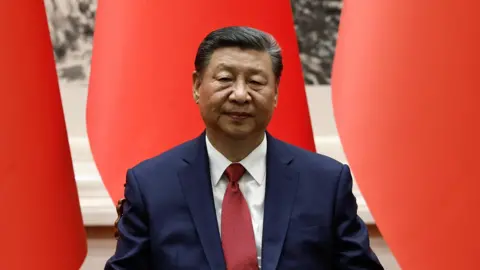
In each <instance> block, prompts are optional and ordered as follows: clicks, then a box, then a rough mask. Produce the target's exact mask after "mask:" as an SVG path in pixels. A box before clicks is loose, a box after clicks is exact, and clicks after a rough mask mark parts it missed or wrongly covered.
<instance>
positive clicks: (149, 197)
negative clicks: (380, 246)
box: [105, 27, 383, 270]
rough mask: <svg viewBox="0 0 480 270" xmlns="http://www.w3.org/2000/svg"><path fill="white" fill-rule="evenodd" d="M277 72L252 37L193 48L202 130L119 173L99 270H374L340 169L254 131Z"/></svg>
mask: <svg viewBox="0 0 480 270" xmlns="http://www.w3.org/2000/svg"><path fill="white" fill-rule="evenodd" d="M282 68H283V65H282V55H281V50H280V48H279V46H278V45H277V43H276V41H275V39H274V38H273V37H272V36H271V35H269V34H267V33H264V32H261V31H259V30H256V29H252V28H248V27H227V28H222V29H219V30H216V31H214V32H212V33H210V34H209V35H208V36H207V37H206V38H205V39H204V40H203V42H202V43H201V44H200V47H199V48H198V51H197V55H196V58H195V72H194V73H193V97H194V100H195V102H196V103H197V104H198V107H199V109H200V113H201V115H202V118H203V120H204V122H205V125H206V130H205V132H204V133H203V134H201V135H200V136H199V137H197V138H195V139H193V140H192V141H189V142H186V143H184V144H182V145H179V146H177V147H175V148H173V149H171V150H169V151H167V152H165V153H163V154H161V155H159V156H157V157H154V158H152V159H149V160H147V161H144V162H142V163H141V164H139V165H137V166H136V167H134V168H132V169H130V170H129V171H128V173H127V181H126V186H125V202H124V205H123V215H122V216H121V218H120V220H119V222H118V231H119V239H118V243H117V248H116V252H115V254H114V255H113V257H112V258H110V260H109V261H108V262H107V264H106V268H105V269H132V270H133V269H135V270H139V269H168V270H169V269H215V270H216V269H229V270H244V269H245V270H250V269H259V267H261V269H266V270H273V269H302V270H303V269H325V270H327V269H345V270H346V269H369V270H375V269H383V268H382V266H381V265H380V263H379V262H378V259H377V258H376V256H375V255H374V253H373V252H372V251H371V249H370V247H369V239H368V232H367V229H366V226H365V224H364V223H363V222H362V221H361V220H360V219H359V217H358V216H357V213H356V211H357V205H356V201H355V197H354V196H353V194H352V191H351V188H352V177H351V174H350V170H349V168H348V167H347V166H346V165H342V164H340V163H339V162H337V161H334V160H332V159H330V158H327V157H325V156H322V155H319V154H316V153H311V152H308V151H305V150H302V149H300V148H297V147H295V146H292V145H290V144H287V143H285V142H282V141H280V140H277V139H275V138H274V137H272V135H270V134H269V133H267V132H266V127H267V125H268V123H269V121H270V119H271V117H272V114H273V112H274V109H275V107H276V105H277V97H278V94H279V93H278V86H279V82H280V77H281V73H282Z"/></svg>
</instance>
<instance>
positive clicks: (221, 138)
mask: <svg viewBox="0 0 480 270" xmlns="http://www.w3.org/2000/svg"><path fill="white" fill-rule="evenodd" d="M207 137H208V140H209V141H210V143H211V144H212V145H213V147H215V149H217V151H218V152H220V153H222V154H223V155H224V156H225V157H226V158H227V159H228V160H230V161H231V162H239V161H241V160H242V159H244V158H246V157H247V156H248V155H249V154H250V153H251V152H252V151H253V150H255V148H257V147H258V146H259V145H260V144H261V143H262V141H263V139H264V137H265V132H260V133H258V134H252V135H251V136H249V137H248V138H245V139H242V140H239V139H233V138H230V137H228V136H225V135H224V134H221V133H219V132H215V131H209V130H208V129H207Z"/></svg>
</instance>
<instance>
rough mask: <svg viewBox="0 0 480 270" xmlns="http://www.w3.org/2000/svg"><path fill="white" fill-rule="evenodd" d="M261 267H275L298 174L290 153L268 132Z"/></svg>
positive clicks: (283, 239)
mask: <svg viewBox="0 0 480 270" xmlns="http://www.w3.org/2000/svg"><path fill="white" fill-rule="evenodd" d="M267 140H268V141H267V143H268V145H267V182H266V184H267V186H266V191H265V207H264V223H263V240H262V241H263V243H262V269H265V270H270V269H276V268H277V264H278V260H279V258H280V253H281V252H282V248H283V243H284V241H285V235H286V233H287V229H288V224H289V221H290V215H291V212H292V206H293V204H294V199H295V195H296V193H297V184H298V174H297V172H296V171H294V170H293V169H292V168H289V165H290V164H291V162H292V161H293V156H292V155H291V153H289V151H288V149H286V146H285V145H283V143H281V142H279V141H277V140H276V139H274V138H273V137H271V136H270V135H269V134H268V133H267Z"/></svg>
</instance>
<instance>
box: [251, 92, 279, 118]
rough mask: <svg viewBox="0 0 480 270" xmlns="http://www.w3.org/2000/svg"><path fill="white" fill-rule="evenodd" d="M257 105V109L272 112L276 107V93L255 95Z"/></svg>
mask: <svg viewBox="0 0 480 270" xmlns="http://www.w3.org/2000/svg"><path fill="white" fill-rule="evenodd" d="M254 101H255V105H256V107H257V110H259V111H261V112H264V113H270V112H271V111H272V110H273V109H274V108H275V95H274V94H263V95H261V94H259V93H257V94H256V95H255V96H254Z"/></svg>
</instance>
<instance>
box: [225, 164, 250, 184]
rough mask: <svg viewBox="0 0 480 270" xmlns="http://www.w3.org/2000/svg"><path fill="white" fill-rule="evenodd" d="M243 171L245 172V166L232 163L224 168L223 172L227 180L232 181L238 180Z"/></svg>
mask: <svg viewBox="0 0 480 270" xmlns="http://www.w3.org/2000/svg"><path fill="white" fill-rule="evenodd" d="M244 173H245V168H244V167H243V166H242V164H240V163H232V164H230V166H228V167H227V169H226V170H225V174H226V175H227V178H228V181H230V182H234V183H236V182H238V180H240V178H241V177H242V175H243V174H244Z"/></svg>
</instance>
